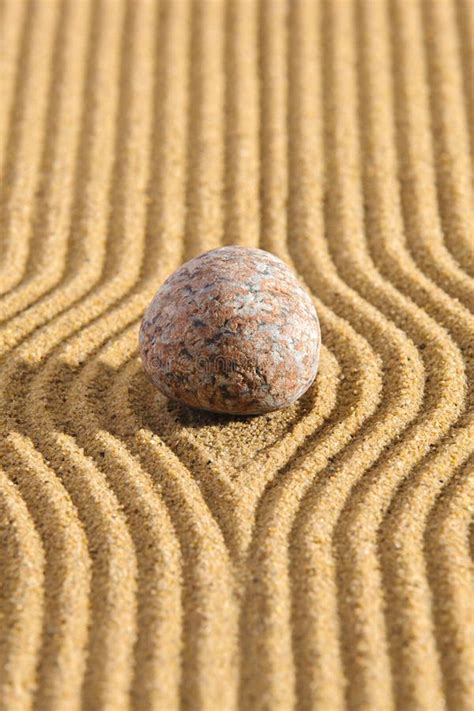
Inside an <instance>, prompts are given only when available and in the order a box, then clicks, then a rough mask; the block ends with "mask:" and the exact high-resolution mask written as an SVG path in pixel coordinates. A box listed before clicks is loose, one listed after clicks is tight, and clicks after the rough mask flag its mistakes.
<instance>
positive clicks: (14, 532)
mask: <svg viewBox="0 0 474 711" xmlns="http://www.w3.org/2000/svg"><path fill="white" fill-rule="evenodd" d="M0 537H1V540H2V546H1V548H0V568H1V570H2V581H1V583H0V610H1V615H0V640H1V641H0V668H1V669H2V675H1V677H0V699H1V702H2V705H3V706H4V708H8V707H10V708H13V705H14V703H18V702H19V703H20V704H22V705H23V707H25V708H26V707H27V706H28V704H29V702H30V700H31V692H32V690H33V689H32V684H31V679H32V678H34V673H35V667H36V663H37V659H38V654H39V650H40V645H41V630H42V625H43V607H44V599H43V596H44V577H45V573H44V568H45V560H44V549H43V545H42V542H41V535H40V532H39V531H38V530H37V529H36V528H35V525H34V521H33V519H32V517H31V515H30V514H29V512H28V508H27V505H26V504H25V501H24V499H23V497H22V495H21V490H19V489H18V488H17V486H16V485H15V484H14V483H13V481H12V480H11V479H10V478H9V477H8V476H7V474H6V472H5V471H3V470H0Z"/></svg>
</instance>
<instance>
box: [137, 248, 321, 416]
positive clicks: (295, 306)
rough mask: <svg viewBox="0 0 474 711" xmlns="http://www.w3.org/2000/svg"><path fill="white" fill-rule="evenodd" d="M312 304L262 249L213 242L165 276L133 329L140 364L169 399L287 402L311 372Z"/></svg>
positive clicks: (247, 410) (224, 403)
mask: <svg viewBox="0 0 474 711" xmlns="http://www.w3.org/2000/svg"><path fill="white" fill-rule="evenodd" d="M320 341H321V338H320V331H319V322H318V317H317V315H316V310H315V308H314V305H313V302H312V300H311V298H310V296H309V295H308V293H307V292H306V291H305V289H304V288H303V287H302V285H301V284H300V282H299V281H298V279H297V278H296V277H295V276H294V274H293V273H292V272H291V271H290V269H289V268H288V267H287V266H286V264H284V262H282V261H281V260H280V259H278V258H277V257H275V256H274V255H273V254H270V253H269V252H265V251H263V250H262V249H247V248H244V247H237V246H230V247H221V248H220V249H213V250H211V251H210V252H206V253H204V254H201V255H200V256H198V257H196V258H194V259H191V260H190V261H189V262H186V263H185V264H183V265H182V266H181V267H180V268H179V269H178V270H177V271H175V272H174V274H172V275H171V276H170V277H168V279H167V280H166V281H165V282H164V284H163V286H162V287H161V288H160V289H159V290H158V292H157V293H156V295H155V296H154V298H153V300H152V302H151V303H150V305H149V306H148V308H147V310H146V312H145V315H144V317H143V321H142V324H141V328H140V354H141V358H142V361H143V366H144V369H145V372H146V373H147V375H148V376H149V378H150V379H151V381H152V382H153V383H154V384H155V385H156V387H157V388H158V389H159V390H160V391H161V392H162V393H164V394H165V395H166V396H168V397H169V398H172V399H174V400H179V401H181V402H183V403H186V404H187V405H191V406H192V407H197V408H201V409H204V410H210V411H212V412H225V413H233V414H241V415H249V414H258V413H263V412H270V411H271V410H277V409H279V408H282V407H287V406H288V405H291V403H293V402H295V400H297V399H298V398H299V397H300V396H301V395H303V393H304V392H306V390H307V389H308V388H309V387H310V385H311V384H312V382H313V381H314V379H315V377H316V372H317V369H318V362H319V348H320Z"/></svg>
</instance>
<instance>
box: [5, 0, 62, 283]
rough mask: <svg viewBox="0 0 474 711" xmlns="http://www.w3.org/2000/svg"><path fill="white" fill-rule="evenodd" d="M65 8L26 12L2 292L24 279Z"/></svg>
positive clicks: (8, 162) (10, 153)
mask: <svg viewBox="0 0 474 711" xmlns="http://www.w3.org/2000/svg"><path fill="white" fill-rule="evenodd" d="M60 11H61V6H60V5H59V4H58V3H39V2H34V1H31V2H30V3H28V6H27V8H26V13H25V14H26V17H25V20H24V25H23V32H22V40H21V50H20V61H19V66H18V72H17V77H16V87H15V94H14V98H13V104H12V108H11V111H10V116H9V127H8V129H7V131H8V133H7V136H8V137H7V144H6V153H5V159H4V163H5V165H4V173H3V174H2V186H3V192H2V195H1V199H0V226H1V231H0V235H1V239H2V243H1V252H2V255H3V256H4V261H3V263H2V265H1V269H0V275H1V287H0V288H1V293H5V292H6V291H8V290H9V289H11V288H13V287H15V286H16V284H18V282H19V281H21V279H22V278H23V273H24V268H25V264H26V259H27V255H28V249H29V240H30V237H31V211H32V205H33V196H34V192H35V190H36V186H37V182H38V179H39V175H38V172H39V165H40V159H41V149H42V145H43V140H44V129H45V118H46V97H47V86H48V82H49V74H50V70H51V58H52V54H53V47H54V42H55V39H59V35H58V33H57V29H58V25H59V17H60V14H61V12H60Z"/></svg>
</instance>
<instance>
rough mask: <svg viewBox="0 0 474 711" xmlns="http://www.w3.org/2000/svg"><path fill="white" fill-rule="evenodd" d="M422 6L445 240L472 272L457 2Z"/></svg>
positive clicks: (472, 273)
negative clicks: (455, 14) (456, 25)
mask: <svg viewBox="0 0 474 711" xmlns="http://www.w3.org/2000/svg"><path fill="white" fill-rule="evenodd" d="M419 4H420V6H421V8H422V12H423V25H424V30H425V45H426V56H427V62H428V80H429V85H430V98H431V117H432V126H433V143H434V147H435V157H436V170H437V181H436V184H437V187H438V204H439V211H440V216H441V221H442V224H443V230H444V237H445V241H446V245H447V247H448V249H449V250H450V252H451V253H452V254H453V256H454V257H455V259H456V260H457V261H458V263H459V264H460V265H461V266H462V268H463V269H464V270H465V271H466V272H467V274H469V275H470V276H471V277H472V276H474V267H473V264H474V246H473V239H472V224H473V211H474V207H473V201H472V185H473V182H472V179H473V176H472V171H471V164H470V160H469V138H468V130H467V124H466V119H467V117H466V114H465V110H464V106H463V99H462V97H463V88H462V83H461V74H460V53H459V45H458V37H457V35H456V31H455V16H454V4H453V3H451V2H440V3H437V2H435V3H430V2H427V1H426V0H419Z"/></svg>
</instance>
